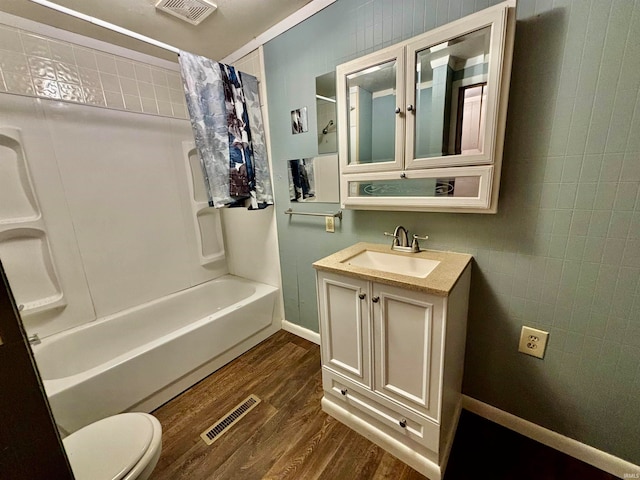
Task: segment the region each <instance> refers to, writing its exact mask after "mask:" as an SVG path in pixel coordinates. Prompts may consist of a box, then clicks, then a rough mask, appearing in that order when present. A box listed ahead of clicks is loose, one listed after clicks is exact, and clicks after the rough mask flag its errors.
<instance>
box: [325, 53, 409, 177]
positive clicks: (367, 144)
mask: <svg viewBox="0 0 640 480" xmlns="http://www.w3.org/2000/svg"><path fill="white" fill-rule="evenodd" d="M337 76H338V106H339V115H340V121H339V122H338V125H339V128H340V131H341V133H340V146H339V148H340V158H341V163H342V169H343V171H344V172H350V171H351V172H367V171H382V170H390V169H400V168H402V162H403V154H404V151H403V150H404V113H405V112H404V103H405V102H404V56H403V49H402V48H392V49H386V50H383V51H380V52H378V53H376V54H374V55H369V56H367V57H366V59H365V60H364V61H363V62H358V61H355V62H350V63H349V64H345V65H343V66H340V67H338V69H337Z"/></svg>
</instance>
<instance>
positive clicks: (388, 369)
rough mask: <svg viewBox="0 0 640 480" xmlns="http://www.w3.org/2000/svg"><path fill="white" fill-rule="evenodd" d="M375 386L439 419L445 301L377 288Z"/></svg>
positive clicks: (386, 393) (374, 291)
mask: <svg viewBox="0 0 640 480" xmlns="http://www.w3.org/2000/svg"><path fill="white" fill-rule="evenodd" d="M372 295H373V296H372V302H373V305H374V307H373V315H374V358H375V366H374V371H375V374H374V385H373V389H374V391H376V392H377V393H379V394H380V395H383V396H386V397H388V398H391V399H393V400H395V401H397V402H399V403H401V404H402V405H404V406H406V407H408V408H411V409H413V410H415V411H417V412H419V413H421V414H423V415H425V416H427V417H428V418H430V419H432V420H434V421H435V422H438V421H439V417H440V411H439V410H440V408H439V403H440V402H439V394H440V384H441V376H442V359H441V352H442V342H443V332H444V325H443V324H444V319H443V310H444V301H445V300H444V298H442V297H437V296H434V295H427V294H424V293H418V292H412V291H410V290H405V289H400V288H396V287H391V286H387V285H381V284H377V283H374V284H373V293H372Z"/></svg>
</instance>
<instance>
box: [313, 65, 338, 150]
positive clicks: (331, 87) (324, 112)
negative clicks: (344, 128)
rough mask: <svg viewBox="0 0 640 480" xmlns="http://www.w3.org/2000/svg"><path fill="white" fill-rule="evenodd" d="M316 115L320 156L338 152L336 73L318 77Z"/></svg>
mask: <svg viewBox="0 0 640 480" xmlns="http://www.w3.org/2000/svg"><path fill="white" fill-rule="evenodd" d="M316 114H317V119H318V154H320V155H322V154H324V153H336V152H337V151H338V125H337V111H336V72H335V71H334V72H329V73H325V74H324V75H320V76H319V77H316Z"/></svg>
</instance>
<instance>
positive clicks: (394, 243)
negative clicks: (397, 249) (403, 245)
mask: <svg viewBox="0 0 640 480" xmlns="http://www.w3.org/2000/svg"><path fill="white" fill-rule="evenodd" d="M384 234H385V235H386V236H387V237H393V242H392V243H391V246H397V245H399V244H400V243H399V240H400V237H399V236H398V235H396V234H394V233H389V232H384Z"/></svg>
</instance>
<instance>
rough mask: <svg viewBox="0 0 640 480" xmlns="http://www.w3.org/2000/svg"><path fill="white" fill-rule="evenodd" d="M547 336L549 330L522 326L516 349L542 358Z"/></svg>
mask: <svg viewBox="0 0 640 480" xmlns="http://www.w3.org/2000/svg"><path fill="white" fill-rule="evenodd" d="M548 338H549V332H545V331H544V330H538V329H536V328H531V327H525V326H523V327H522V331H521V332H520V343H519V344H518V351H519V352H522V353H526V354H527V355H531V356H532V357H537V358H543V357H544V352H545V350H546V348H547V340H548Z"/></svg>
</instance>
